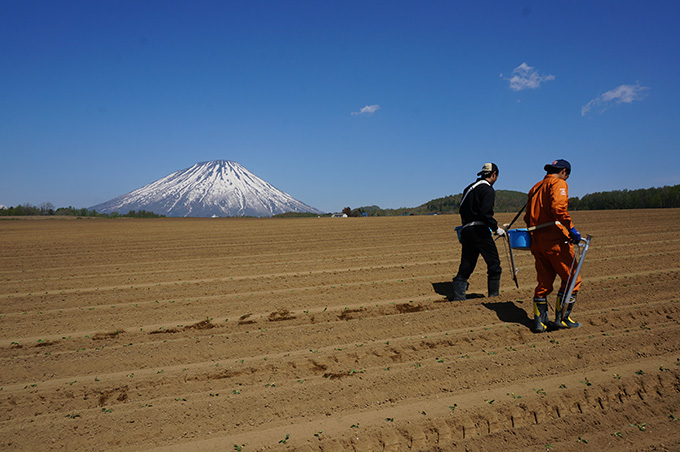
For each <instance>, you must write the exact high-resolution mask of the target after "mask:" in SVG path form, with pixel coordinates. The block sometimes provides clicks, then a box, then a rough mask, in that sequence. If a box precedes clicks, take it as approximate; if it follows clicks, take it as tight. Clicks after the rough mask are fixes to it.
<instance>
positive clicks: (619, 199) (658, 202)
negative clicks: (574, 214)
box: [569, 185, 680, 210]
mask: <svg viewBox="0 0 680 452" xmlns="http://www.w3.org/2000/svg"><path fill="white" fill-rule="evenodd" d="M569 207H570V208H571V209H574V210H609V209H663V208H671V207H680V185H673V186H664V187H660V188H642V189H639V190H614V191H606V192H598V193H591V194H588V195H585V196H584V197H583V198H581V199H579V198H569Z"/></svg>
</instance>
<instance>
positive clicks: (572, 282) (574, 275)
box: [562, 235, 593, 318]
mask: <svg viewBox="0 0 680 452" xmlns="http://www.w3.org/2000/svg"><path fill="white" fill-rule="evenodd" d="M592 238H593V236H591V235H588V236H587V237H586V238H585V240H583V239H582V240H581V243H579V244H578V246H579V247H583V249H582V250H581V257H579V259H578V264H577V265H576V269H575V270H574V271H573V272H571V271H570V272H569V279H568V280H567V293H565V294H564V298H562V317H563V318H564V314H565V313H566V311H567V305H568V304H569V303H573V301H571V294H572V293H573V292H574V286H576V280H577V279H578V275H579V273H580V272H581V267H582V266H583V262H584V261H585V260H586V253H587V252H588V247H589V246H590V240H591V239H592ZM575 260H576V254H574V261H575ZM572 265H573V263H572Z"/></svg>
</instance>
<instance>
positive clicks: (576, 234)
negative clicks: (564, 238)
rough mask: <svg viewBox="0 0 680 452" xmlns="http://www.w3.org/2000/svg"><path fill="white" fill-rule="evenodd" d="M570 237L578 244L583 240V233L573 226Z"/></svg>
mask: <svg viewBox="0 0 680 452" xmlns="http://www.w3.org/2000/svg"><path fill="white" fill-rule="evenodd" d="M569 238H570V239H571V243H573V244H574V245H578V243H579V242H580V241H581V233H580V232H578V231H577V230H576V228H571V229H569Z"/></svg>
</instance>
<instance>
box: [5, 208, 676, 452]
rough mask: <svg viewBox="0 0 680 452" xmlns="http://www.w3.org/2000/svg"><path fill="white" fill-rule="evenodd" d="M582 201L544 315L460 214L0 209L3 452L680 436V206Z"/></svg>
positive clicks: (650, 446)
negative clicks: (460, 294) (460, 238)
mask: <svg viewBox="0 0 680 452" xmlns="http://www.w3.org/2000/svg"><path fill="white" fill-rule="evenodd" d="M496 217H497V219H499V223H507V222H509V220H510V219H511V218H512V217H513V214H510V213H507V214H498V215H497V216H496ZM572 217H573V218H574V221H575V224H576V226H577V227H578V229H579V230H580V231H581V232H582V233H583V234H584V236H585V235H586V234H592V235H593V241H592V244H591V247H590V250H589V251H588V255H587V259H586V261H585V264H584V266H583V270H582V277H583V285H582V289H581V293H580V295H579V300H578V302H577V303H576V306H575V308H574V312H573V314H572V318H573V319H575V320H576V321H579V322H581V323H582V324H583V326H582V327H581V328H578V329H574V330H559V331H554V332H549V333H544V334H534V333H532V332H531V329H530V327H531V324H532V321H533V314H532V304H531V300H532V296H533V287H534V281H535V273H534V270H533V258H532V257H531V255H530V253H529V252H528V251H516V253H515V258H516V261H517V265H518V268H519V272H518V279H519V288H516V287H515V285H514V283H513V282H512V280H511V278H510V272H509V265H508V260H507V257H506V251H505V248H504V245H503V244H502V242H501V241H500V240H499V241H498V242H497V243H498V246H499V253H500V254H501V258H502V263H503V269H504V273H503V280H502V283H501V295H500V296H499V297H494V298H486V297H485V296H484V295H485V294H486V274H485V272H486V266H485V264H484V262H483V261H481V260H480V262H479V263H478V266H477V270H476V271H475V273H474V274H473V277H472V278H471V281H470V282H471V285H470V289H469V290H468V296H469V299H468V300H467V301H464V302H451V301H448V299H447V293H448V291H449V290H450V282H451V279H452V278H453V276H454V275H455V273H456V271H457V268H458V263H459V255H460V244H459V243H458V242H457V240H456V238H455V233H454V231H453V228H454V226H456V225H458V223H459V217H458V216H416V217H381V218H305V219H170V218H169V219H153V220H144V219H115V220H108V219H58V218H56V219H55V218H53V219H44V220H29V219H18V220H2V221H0V366H1V368H2V370H1V371H0V450H2V451H70V452H71V451H99V450H101V451H231V450H243V451H256V450H276V451H278V450H282V451H284V450H296V451H298V450H299V451H345V450H357V451H379V450H386V451H403V450H430V451H448V450H469V451H486V450H494V449H495V450H499V451H501V450H503V451H506V450H536V451H545V450H554V451H583V450H598V449H599V450H622V451H624V450H626V451H627V450H630V451H678V450H680V293H679V291H680V236H679V235H678V233H677V230H678V229H677V224H676V223H677V219H678V218H680V210H677V209H670V210H633V211H601V212H580V211H577V212H573V213H572ZM557 284H558V283H557V282H556V286H557ZM471 294H472V296H470V295H471ZM554 300H555V297H554V294H553V295H551V297H550V305H551V308H550V311H551V313H550V315H551V318H552V317H553V315H554V314H553V312H552V311H553V309H554Z"/></svg>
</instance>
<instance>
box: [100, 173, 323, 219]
mask: <svg viewBox="0 0 680 452" xmlns="http://www.w3.org/2000/svg"><path fill="white" fill-rule="evenodd" d="M91 209H94V210H96V211H97V212H100V213H111V212H118V213H119V214H125V213H127V212H129V211H130V210H147V211H151V212H154V213H157V214H160V215H166V216H169V217H189V216H190V217H211V216H227V217H239V216H254V217H268V216H272V215H276V214H280V213H285V212H313V213H321V212H320V211H319V210H317V209H315V208H313V207H310V206H308V205H307V204H305V203H303V202H300V201H298V200H297V199H295V198H293V197H292V196H290V195H289V194H287V193H285V192H283V191H281V190H279V189H277V188H275V187H274V186H272V185H271V184H269V183H267V182H265V181H264V180H262V179H260V178H259V177H257V176H256V175H254V174H253V173H251V172H250V171H248V170H247V169H246V168H244V167H243V166H241V165H239V164H238V163H236V162H232V161H228V160H213V161H209V162H200V163H197V164H195V165H194V166H192V167H190V168H186V169H183V170H180V171H177V172H174V173H172V174H170V175H168V176H166V177H164V178H162V179H159V180H157V181H155V182H152V183H151V184H149V185H146V186H144V187H142V188H139V189H137V190H134V191H132V192H130V193H127V194H125V195H122V196H118V197H116V198H114V199H112V200H110V201H107V202H105V203H102V204H98V205H96V206H92V207H91Z"/></svg>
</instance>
